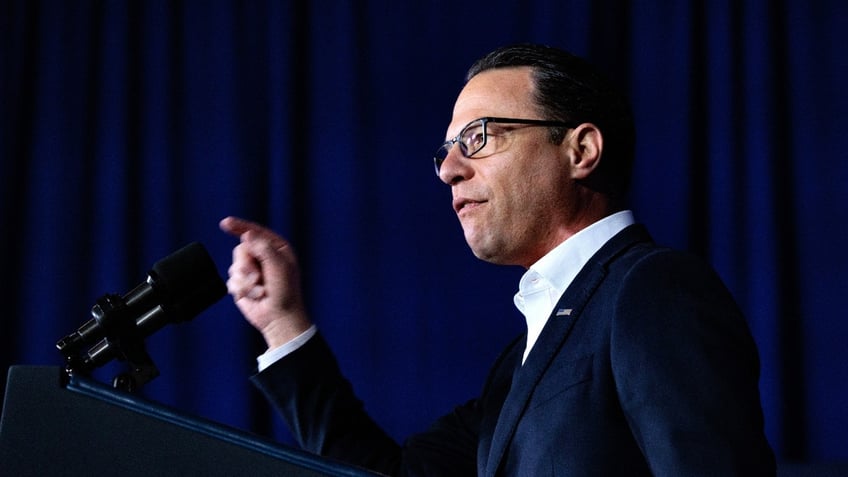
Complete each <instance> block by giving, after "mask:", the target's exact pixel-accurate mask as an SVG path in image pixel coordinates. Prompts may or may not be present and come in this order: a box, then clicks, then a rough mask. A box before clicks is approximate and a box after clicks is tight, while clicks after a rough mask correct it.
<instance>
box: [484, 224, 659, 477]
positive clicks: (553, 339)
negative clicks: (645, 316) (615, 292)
mask: <svg viewBox="0 0 848 477" xmlns="http://www.w3.org/2000/svg"><path fill="white" fill-rule="evenodd" d="M645 240H650V236H649V235H648V233H647V231H645V229H644V228H643V227H642V226H640V225H634V226H630V227H628V228H626V229H624V230H623V231H621V232H619V233H618V234H617V235H616V236H615V237H613V238H612V239H611V240H610V241H609V242H607V244H606V245H604V246H603V247H602V248H601V249H600V250H599V251H598V252H597V253H596V254H595V256H593V257H592V259H591V260H589V262H588V263H587V264H586V266H584V267H583V269H582V270H581V271H580V273H579V274H578V275H577V277H576V278H575V279H574V282H572V284H571V286H569V287H568V289H567V290H566V291H565V293H563V295H562V296H561V297H560V299H559V302H558V303H557V305H556V306H555V307H554V309H553V311H552V312H551V316H550V317H549V318H548V322H547V323H546V324H545V327H544V328H543V330H542V333H541V334H540V335H539V339H538V341H537V342H536V344H535V345H534V346H533V349H532V350H531V351H530V354H529V355H528V356H527V361H526V362H525V363H524V365H523V366H519V367H518V369H517V370H516V371H515V375H514V376H513V379H512V387H511V389H510V391H509V393H508V394H507V397H506V400H505V401H504V404H503V407H502V408H501V411H500V416H499V417H498V422H497V424H496V425H495V431H494V434H493V436H492V444H491V448H490V451H489V458H488V460H487V463H486V471H485V474H484V475H486V476H494V475H495V474H496V473H497V471H498V468H499V467H500V465H501V461H502V460H503V456H504V453H505V452H506V449H507V448H508V447H509V443H510V441H511V440H512V436H513V435H514V434H515V429H516V428H517V427H518V422H519V421H520V419H521V416H522V415H523V414H524V411H525V409H526V407H527V404H528V402H529V401H530V396H531V395H532V394H533V391H534V390H535V389H536V385H537V384H538V383H539V381H540V380H541V379H542V376H543V375H544V373H545V371H546V370H547V369H548V367H550V364H551V362H553V360H554V358H555V357H556V355H557V353H558V352H559V350H560V348H562V346H563V345H564V343H565V341H566V339H567V338H568V335H569V333H570V332H571V329H572V328H573V327H574V323H575V322H576V321H577V319H578V318H579V317H580V314H581V312H582V311H583V308H584V307H585V306H586V303H587V302H588V301H589V299H590V298H591V296H592V295H593V294H594V292H595V290H596V289H597V288H598V286H599V285H600V284H601V282H602V281H603V279H604V277H605V276H606V270H607V264H608V263H609V262H610V261H612V260H613V259H614V258H615V257H616V256H618V255H619V254H620V253H621V252H623V251H624V250H626V249H627V248H629V247H630V246H631V245H633V244H634V243H636V242H641V241H645Z"/></svg>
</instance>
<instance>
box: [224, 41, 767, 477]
mask: <svg viewBox="0 0 848 477" xmlns="http://www.w3.org/2000/svg"><path fill="white" fill-rule="evenodd" d="M447 137H448V140H447V141H446V142H445V143H444V144H443V145H442V147H441V148H439V150H438V152H437V153H436V156H435V164H436V171H437V173H438V175H439V178H440V179H441V180H442V181H443V182H444V183H446V184H447V185H449V186H450V187H451V190H452V192H453V207H454V210H455V211H456V214H457V216H458V217H459V220H460V223H461V224H462V228H463V231H464V233H465V239H466V241H467V242H468V245H469V246H470V247H471V249H472V251H473V252H474V254H475V255H476V256H477V257H479V258H481V259H483V260H486V261H489V262H492V263H497V264H503V265H520V266H523V267H525V268H527V272H526V273H525V275H524V276H523V277H522V279H521V281H520V283H519V292H518V293H517V294H516V296H515V303H516V306H517V307H518V308H519V309H520V310H521V312H522V313H523V314H524V315H525V317H526V320H527V327H528V330H527V333H526V334H525V335H523V336H521V337H519V338H518V339H517V340H516V341H515V342H514V343H513V344H512V345H510V346H509V347H508V348H507V349H506V350H504V352H503V353H502V355H501V356H500V357H499V358H498V360H497V361H496V362H495V363H494V365H493V367H492V370H491V372H490V374H489V377H488V379H487V381H486V384H485V387H484V389H483V390H482V392H481V394H480V397H479V398H477V399H475V400H472V401H470V402H468V403H466V404H464V405H461V406H458V407H457V408H456V409H455V410H454V411H453V412H452V413H451V414H449V415H447V416H444V417H443V418H441V419H439V420H438V421H437V422H436V423H435V424H434V425H433V426H432V427H431V428H430V429H429V430H427V431H425V432H422V433H421V434H417V435H415V436H412V437H411V438H410V439H408V440H407V441H406V442H405V443H404V444H403V445H398V444H397V443H395V442H394V441H393V440H392V439H390V438H389V437H387V436H386V434H385V433H384V432H383V431H381V430H380V429H379V428H378V427H377V426H376V425H375V424H374V422H373V421H372V420H371V419H370V418H369V417H368V416H367V415H366V414H365V413H364V412H363V409H362V405H361V403H360V402H359V401H358V400H357V399H356V397H355V396H354V395H353V394H352V391H351V387H350V385H349V383H348V382H347V381H346V380H345V379H344V378H343V377H342V376H341V374H340V372H339V370H338V367H337V365H336V362H335V360H334V358H333V355H332V353H331V352H330V350H329V348H328V346H327V344H326V342H325V341H324V340H323V339H322V338H321V336H320V334H319V333H317V332H316V330H315V328H314V326H312V325H311V323H310V321H309V319H308V317H307V313H306V310H305V308H304V304H303V299H302V297H301V293H300V290H299V285H298V268H297V262H296V259H295V255H294V253H293V252H292V250H291V248H290V247H289V246H288V244H287V243H286V242H285V241H284V240H283V239H282V238H280V237H279V236H277V235H276V234H274V233H273V232H271V231H270V230H267V229H265V228H263V227H260V226H258V225H256V224H252V223H250V222H246V221H243V220H241V219H236V218H226V219H224V220H223V221H222V222H221V227H222V229H223V230H225V231H227V232H229V233H232V234H234V235H237V236H239V237H240V238H241V243H240V244H239V245H238V246H237V247H236V248H235V249H234V252H233V265H232V267H231V269H230V279H229V281H228V286H229V289H230V292H231V294H232V295H233V296H234V298H235V300H236V304H237V305H238V307H239V308H240V310H241V311H242V313H243V314H244V315H245V317H246V318H247V319H248V320H249V321H250V323H251V324H252V325H253V326H255V327H256V328H257V329H258V330H259V331H260V332H262V334H263V336H264V337H265V340H266V341H267V343H268V347H269V351H268V352H267V353H266V354H265V355H263V356H261V357H260V359H259V361H260V363H259V367H260V372H259V373H258V374H257V375H256V376H255V377H254V378H253V379H254V382H255V383H256V384H257V386H258V387H259V388H260V389H262V391H263V392H264V393H265V394H266V395H267V396H268V397H269V399H270V400H271V401H272V402H273V403H274V404H275V405H276V407H277V408H278V410H279V411H280V412H281V414H282V415H283V417H284V418H285V420H286V421H287V423H288V424H289V426H290V428H291V429H292V432H293V433H294V435H295V436H296V437H297V438H298V439H299V442H300V443H301V445H302V446H304V447H305V448H306V449H309V450H311V451H314V452H317V453H319V454H322V455H326V456H331V457H334V458H336V459H340V460H342V461H346V462H350V463H353V464H356V465H359V466H362V467H366V468H370V469H374V470H377V471H380V472H384V473H389V474H399V475H475V474H477V475H486V476H493V475H522V476H525V475H526V476H544V475H579V476H582V475H593V476H594V475H611V476H612V475H615V476H620V475H628V476H630V475H669V476H671V475H673V476H681V475H710V476H716V475H721V476H728V475H745V476H752V475H774V473H775V468H774V457H773V455H772V452H771V449H770V448H769V446H768V443H767V442H766V439H765V437H764V434H763V417H762V411H761V407H760V401H759V391H758V388H757V380H758V374H759V362H758V357H757V351H756V347H755V345H754V343H753V340H752V338H751V336H750V333H749V331H748V328H747V326H746V324H745V321H744V318H743V316H742V315H741V313H740V311H739V310H738V307H737V306H736V305H735V303H734V302H733V299H732V298H731V296H730V294H729V293H728V292H727V290H726V289H725V287H724V286H723V285H722V283H721V282H720V280H719V279H718V278H717V276H716V275H715V273H714V272H713V271H712V270H711V269H709V268H708V267H706V266H705V265H703V264H702V263H700V262H699V261H698V260H696V259H694V258H692V257H690V256H688V255H686V254H683V253H679V252H675V251H671V250H668V249H665V248H661V247H659V246H657V245H655V244H654V243H653V242H652V240H651V238H650V236H649V235H648V233H647V231H646V230H645V229H644V228H643V227H642V226H641V225H638V224H635V223H634V218H633V214H632V213H631V212H630V211H628V210H626V209H625V207H624V197H625V194H626V191H627V186H628V182H629V177H630V169H631V163H632V158H633V149H634V148H633V142H634V132H633V120H632V117H631V114H630V112H629V106H628V105H627V102H626V101H625V100H624V99H623V98H622V97H620V96H619V95H618V94H616V93H615V92H614V90H613V88H611V87H610V86H609V85H608V84H607V83H606V82H605V81H604V80H603V79H602V78H601V77H600V76H599V75H597V74H596V73H595V72H594V71H593V70H592V68H591V67H589V66H588V65H587V64H586V63H585V62H583V61H582V60H580V59H578V58H575V57H573V56H571V55H569V54H567V53H565V52H562V51H560V50H556V49H552V48H548V47H543V46H535V45H518V46H513V47H507V48H503V49H499V50H497V51H495V52H493V53H491V54H489V55H487V56H486V57H484V58H483V59H481V60H479V61H478V62H477V63H475V65H474V66H473V67H472V68H471V70H470V71H469V74H468V81H467V83H466V85H465V87H464V88H463V90H462V91H461V93H460V95H459V97H458V99H457V101H456V104H455V107H454V111H453V119H452V121H451V124H450V125H449V127H448V134H447Z"/></svg>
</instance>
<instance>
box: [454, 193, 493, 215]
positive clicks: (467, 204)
mask: <svg viewBox="0 0 848 477" xmlns="http://www.w3.org/2000/svg"><path fill="white" fill-rule="evenodd" d="M486 202H488V201H485V200H473V199H467V198H464V197H458V198H456V199H454V201H453V210H454V211H455V212H456V213H457V214H460V213H461V212H463V211H465V210H471V209H474V208H477V207H479V206H480V205H481V204H485V203H486Z"/></svg>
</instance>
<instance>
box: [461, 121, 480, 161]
mask: <svg viewBox="0 0 848 477" xmlns="http://www.w3.org/2000/svg"><path fill="white" fill-rule="evenodd" d="M462 143H463V144H465V147H466V148H467V150H468V154H474V153H475V152H477V151H479V150H480V148H482V147H483V145H485V144H486V136H485V134H484V133H483V126H482V125H479V124H477V125H473V126H470V127H469V128H467V129H466V130H465V131H463V132H462Z"/></svg>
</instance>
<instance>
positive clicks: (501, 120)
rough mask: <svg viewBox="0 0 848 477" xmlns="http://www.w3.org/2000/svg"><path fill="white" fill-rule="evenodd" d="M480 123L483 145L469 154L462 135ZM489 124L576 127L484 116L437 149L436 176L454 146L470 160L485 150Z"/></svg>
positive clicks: (562, 122)
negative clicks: (457, 146)
mask: <svg viewBox="0 0 848 477" xmlns="http://www.w3.org/2000/svg"><path fill="white" fill-rule="evenodd" d="M478 121H479V122H480V123H481V124H482V127H483V143H482V144H481V145H480V147H478V148H477V149H475V150H474V151H472V152H471V153H468V145H467V144H465V142H463V141H462V135H463V134H465V132H466V131H467V130H468V128H469V127H470V126H471V125H472V124H474V123H476V122H478ZM488 123H501V124H526V125H528V126H543V127H558V128H573V127H575V126H576V124H574V123H567V122H564V121H554V120H548V119H520V118H501V117H495V116H484V117H482V118H477V119H474V120H472V121H469V122H468V124H466V125H465V126H463V127H462V130H461V131H459V134H457V135H456V136H455V137H453V138H451V139H448V140H447V141H445V142H443V143H442V145H441V146H439V148H438V149H436V154H434V155H433V165H434V166H435V168H436V175H439V171H440V170H441V168H442V164H443V163H444V162H445V159H447V157H448V154H450V150H451V149H453V146H454V144H459V152H460V153H461V154H462V157H466V158H469V159H473V157H472V156H474V154H477V153H478V152H480V151H481V150H483V148H484V147H486V144H488V140H489V133H488V127H487V126H486V125H487V124H488ZM442 151H444V155H443V157H441V159H440V158H439V155H440V153H441V152H442Z"/></svg>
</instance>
